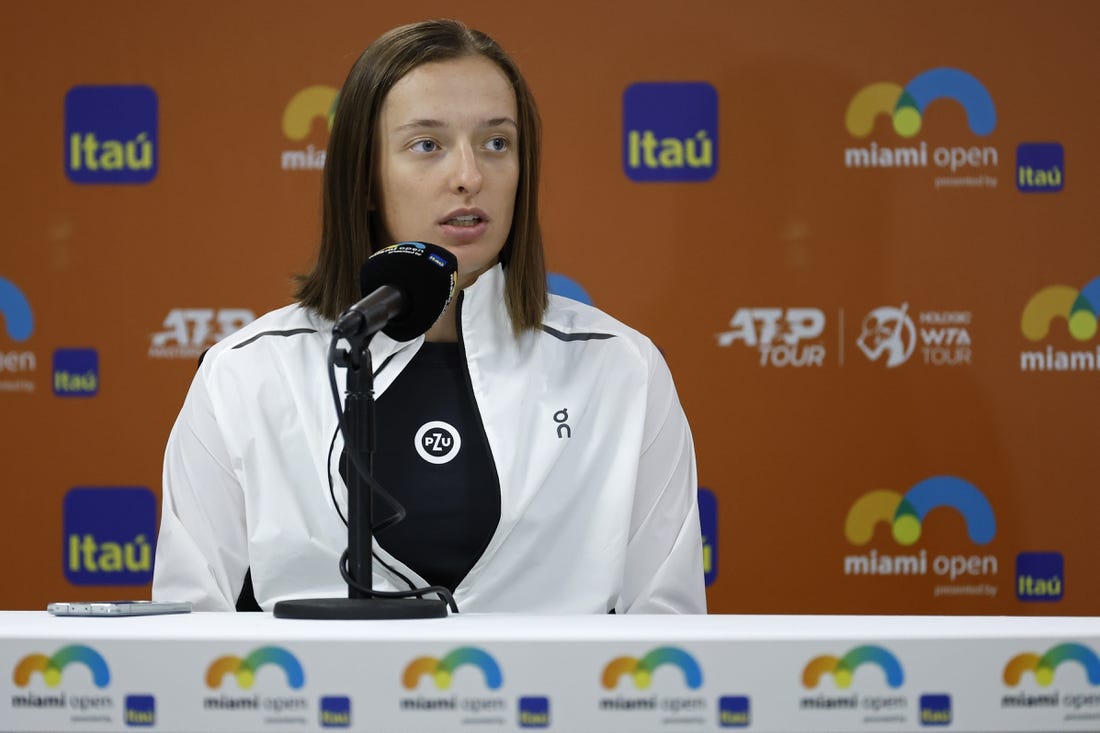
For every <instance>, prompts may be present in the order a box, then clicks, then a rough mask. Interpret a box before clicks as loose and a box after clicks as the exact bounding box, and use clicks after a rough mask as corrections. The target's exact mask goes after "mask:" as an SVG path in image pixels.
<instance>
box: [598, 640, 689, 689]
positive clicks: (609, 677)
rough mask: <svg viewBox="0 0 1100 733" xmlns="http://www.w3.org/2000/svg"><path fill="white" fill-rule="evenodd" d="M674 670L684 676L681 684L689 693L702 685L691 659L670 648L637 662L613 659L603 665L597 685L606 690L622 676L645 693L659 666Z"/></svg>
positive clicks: (680, 650) (623, 658)
mask: <svg viewBox="0 0 1100 733" xmlns="http://www.w3.org/2000/svg"><path fill="white" fill-rule="evenodd" d="M664 665H670V666H672V667H676V668H678V669H679V670H680V672H681V673H682V674H683V676H684V684H685V685H687V686H688V687H689V688H690V689H692V690H697V689H699V688H700V687H702V685H703V671H702V670H701V669H700V668H699V663H698V662H696V661H695V658H694V657H692V656H691V655H690V654H688V653H687V652H685V651H684V650H683V649H679V648H677V647H674V646H662V647H658V648H656V649H654V650H652V651H650V652H648V653H647V654H646V655H645V656H643V657H641V658H640V659H638V658H635V657H616V658H615V659H612V660H611V661H610V662H608V663H607V666H606V667H604V669H603V674H602V675H601V676H600V682H601V684H603V686H604V687H605V688H606V689H608V690H613V689H615V687H617V686H618V684H619V680H620V679H621V678H622V677H623V676H629V677H630V678H631V679H632V680H633V681H634V687H635V689H638V690H646V689H648V688H649V686H650V684H651V683H652V682H653V674H654V672H656V671H657V669H658V668H659V667H662V666H664Z"/></svg>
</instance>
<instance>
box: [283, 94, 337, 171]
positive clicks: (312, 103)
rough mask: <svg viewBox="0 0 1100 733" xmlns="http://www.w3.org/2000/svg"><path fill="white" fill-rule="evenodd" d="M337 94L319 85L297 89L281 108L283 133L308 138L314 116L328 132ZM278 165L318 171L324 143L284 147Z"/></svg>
mask: <svg viewBox="0 0 1100 733" xmlns="http://www.w3.org/2000/svg"><path fill="white" fill-rule="evenodd" d="M338 94H339V92H338V90H337V89H336V88H334V87H330V86H325V85H321V84H318V85H315V86H311V87H306V88H305V89H302V90H300V91H298V92H297V93H296V94H295V95H294V96H293V97H291V98H290V101H289V102H287V105H286V107H285V108H284V109H283V122H282V129H283V136H284V137H286V139H287V140H293V141H295V142H302V141H304V140H305V139H306V138H308V137H309V134H310V132H311V131H312V129H313V123H314V121H315V120H317V119H322V120H324V121H325V124H326V130H327V131H329V132H331V131H332V120H333V118H334V117H335V116H336V102H337V99H338ZM281 167H282V169H283V170H284V171H287V170H321V169H322V168H324V167H325V145H321V146H319V147H318V146H314V145H312V144H310V145H307V146H306V147H305V148H304V149H302V150H284V151H283V152H282V159H281Z"/></svg>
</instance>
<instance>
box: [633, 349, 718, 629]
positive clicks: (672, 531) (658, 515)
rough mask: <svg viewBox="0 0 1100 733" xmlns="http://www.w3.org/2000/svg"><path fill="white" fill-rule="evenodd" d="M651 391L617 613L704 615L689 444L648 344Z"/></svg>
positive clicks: (664, 369)
mask: <svg viewBox="0 0 1100 733" xmlns="http://www.w3.org/2000/svg"><path fill="white" fill-rule="evenodd" d="M649 361H650V364H649V372H650V378H649V393H648V396H647V408H646V418H645V429H644V433H643V434H644V438H643V445H642V453H641V456H640V458H639V464H638V479H637V485H636V488H635V494H634V507H633V513H632V516H631V520H630V537H629V539H628V541H627V550H626V570H625V578H624V581H623V590H622V594H621V596H620V598H619V603H618V604H617V607H616V611H617V612H620V613H623V612H626V613H706V612H707V601H706V590H705V585H704V582H703V538H702V530H701V528H700V526H699V503H698V478H697V475H696V468H695V446H694V443H693V442H692V439H691V429H690V428H689V427H688V423H687V417H686V416H685V415H684V411H683V408H682V407H681V406H680V400H679V398H678V397H677V395H676V388H675V386H674V385H673V383H672V375H671V373H670V372H669V370H668V366H667V365H666V364H665V361H664V359H663V358H662V357H661V355H660V352H659V351H657V349H656V348H655V347H652V346H651V350H650V355H649Z"/></svg>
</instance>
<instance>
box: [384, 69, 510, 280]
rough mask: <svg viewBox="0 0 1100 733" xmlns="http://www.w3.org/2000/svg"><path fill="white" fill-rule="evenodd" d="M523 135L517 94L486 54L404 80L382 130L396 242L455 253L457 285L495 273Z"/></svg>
mask: <svg viewBox="0 0 1100 733" xmlns="http://www.w3.org/2000/svg"><path fill="white" fill-rule="evenodd" d="M518 133H519V128H518V120H517V113H516V95H515V93H514V92H513V91H512V86H511V85H510V84H509V83H508V79H507V78H506V77H505V76H504V73H503V72H502V71H501V70H500V68H499V67H498V66H497V65H496V64H495V63H493V62H492V61H490V60H489V59H487V58H485V57H484V56H466V57H463V58H459V59H453V60H450V61H441V62H435V63H428V64H423V65H421V66H418V67H416V68H415V69H413V70H412V71H410V72H409V73H408V74H406V75H405V76H404V77H402V78H401V79H400V80H399V81H398V82H397V83H396V84H395V85H394V86H393V88H392V89H391V90H390V92H389V94H387V95H386V99H385V101H384V102H383V104H382V109H381V111H380V113H379V117H378V130H377V137H378V151H377V152H378V190H380V197H379V199H380V200H379V201H378V202H377V205H378V209H379V211H380V212H381V215H382V223H383V225H384V227H385V231H386V232H387V233H388V234H389V235H390V238H391V239H392V240H393V242H401V241H410V240H415V241H421V242H430V243H432V244H438V245H440V246H442V247H445V248H446V249H448V250H450V251H451V252H452V253H453V254H454V255H455V257H457V258H458V285H459V287H465V286H467V285H469V284H470V283H472V282H473V281H474V280H475V279H477V277H478V275H480V274H481V273H482V272H485V271H486V270H488V269H489V268H490V267H492V266H493V264H495V263H496V261H497V257H498V255H499V254H500V250H501V248H502V247H503V246H504V243H505V240H506V239H507V237H508V232H509V231H510V230H511V228H512V212H513V210H514V209H515V201H516V186H517V184H518V182H519V148H518V142H519V141H518V139H517V136H518ZM390 243H391V242H387V243H385V244H390Z"/></svg>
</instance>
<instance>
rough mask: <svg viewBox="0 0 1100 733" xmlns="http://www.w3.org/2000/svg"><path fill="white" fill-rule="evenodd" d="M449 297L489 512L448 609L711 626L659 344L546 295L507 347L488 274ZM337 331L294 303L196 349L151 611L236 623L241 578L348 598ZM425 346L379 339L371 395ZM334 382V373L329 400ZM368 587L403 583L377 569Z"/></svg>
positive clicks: (506, 324) (687, 469) (168, 472)
mask: <svg viewBox="0 0 1100 733" xmlns="http://www.w3.org/2000/svg"><path fill="white" fill-rule="evenodd" d="M460 297H461V301H460V303H459V319H460V331H461V336H460V339H461V342H462V344H463V347H464V350H465V356H466V363H467V366H468V369H469V376H470V383H471V384H472V387H473V393H474V398H475V400H476V403H477V406H478V409H479V410H480V412H481V417H482V422H483V427H484V430H485V434H486V436H487V438H488V443H489V447H490V450H491V452H492V456H493V460H494V463H495V465H496V471H497V475H498V477H499V479H500V493H501V497H500V522H499V524H498V526H497V529H496V532H495V534H494V535H493V537H492V539H491V540H490V542H489V545H488V547H486V549H485V552H484V554H483V555H482V556H481V558H480V559H479V560H478V561H477V563H476V564H475V565H474V566H473V568H472V569H471V570H470V572H469V574H468V575H467V576H466V578H465V579H463V580H462V582H461V583H460V584H459V585H458V587H457V588H456V589H455V594H454V597H455V601H456V602H457V604H458V607H459V609H460V610H461V611H467V612H516V613H531V614H553V613H606V612H608V611H610V610H611V609H614V610H615V611H616V612H617V613H624V612H635V613H705V612H706V598H705V594H704V585H703V560H702V540H701V536H700V527H699V511H698V505H697V502H696V490H697V480H696V471H695V453H694V447H693V444H692V439H691V433H690V430H689V428H688V424H687V420H686V419H685V417H684V413H683V410H682V409H681V407H680V403H679V400H678V398H677V396H676V390H675V388H674V386H673V383H672V377H671V375H670V373H669V371H668V367H667V366H666V365H665V362H664V359H663V358H662V357H661V355H660V353H659V352H658V351H657V349H656V348H655V347H654V346H653V344H652V343H651V342H650V341H649V339H647V338H646V337H644V336H643V335H641V334H640V333H638V332H637V331H635V330H633V329H631V328H629V327H627V326H625V325H623V324H622V323H619V322H618V321H616V320H614V319H613V318H611V317H610V316H608V315H606V314H604V313H602V312H601V311H599V310H597V309H595V308H592V307H590V306H586V305H583V304H580V303H577V302H574V301H572V300H568V299H565V298H559V297H557V296H550V306H549V308H548V309H547V312H546V315H545V318H544V321H543V323H544V326H543V328H542V330H539V331H537V332H527V333H525V334H523V335H522V336H521V337H520V338H519V339H518V340H517V339H516V338H515V337H514V336H513V332H512V326H511V322H510V320H509V318H508V313H507V310H506V308H505V307H504V274H503V271H502V269H501V267H500V266H499V265H498V266H496V267H494V268H493V269H491V270H490V271H488V272H486V273H485V274H483V275H482V276H481V277H480V278H479V279H478V280H477V282H475V283H474V284H473V285H471V286H470V287H468V288H467V289H466V290H464V291H463V292H462V294H461V296H460ZM331 333H332V323H331V322H329V321H326V320H324V319H321V318H320V317H319V316H317V314H316V313H314V312H312V311H309V310H307V309H304V308H302V307H300V306H298V305H293V306H287V307H285V308H281V309H279V310H276V311H272V312H271V313H268V314H266V315H264V316H262V317H260V318H259V319H257V320H256V321H254V322H253V323H251V324H249V325H248V326H246V327H245V328H243V329H241V330H240V331H238V332H237V333H236V334H234V335H233V336H231V337H229V338H226V339H224V340H223V341H221V342H219V343H218V344H217V345H215V346H214V347H212V348H211V349H210V351H209V352H208V353H207V355H206V357H205V359H204V360H203V363H202V365H201V366H200V367H199V370H198V372H197V374H196V375H195V378H194V381H193V383H192V384H191V389H190V391H189V392H188V394H187V398H186V400H185V402H184V405H183V409H182V410H181V411H180V414H179V417H178V418H177V420H176V423H175V425H174V427H173V428H172V433H171V436H170V437H169V439H168V446H167V450H166V454H165V459H164V486H163V489H164V490H163V502H162V514H161V527H160V535H159V538H158V542H157V547H156V563H155V566H154V574H153V597H154V598H155V599H173V600H187V601H191V602H192V603H194V604H195V608H196V609H200V610H232V609H233V608H234V605H235V602H236V599H237V596H238V595H239V593H240V592H241V588H242V585H243V582H244V577H245V572H246V570H248V569H249V568H251V572H252V582H253V588H254V591H255V596H256V600H257V601H258V603H259V604H260V606H261V607H262V608H263V609H264V610H271V608H272V606H273V605H274V604H275V602H276V601H279V600H283V599H288V598H318V597H346V595H347V587H346V585H345V584H344V582H343V580H342V579H341V578H340V574H339V570H338V567H337V562H338V559H339V557H340V554H341V553H342V552H343V551H344V549H345V548H346V546H347V529H346V527H345V526H344V523H343V522H342V521H341V519H340V516H339V515H338V514H337V512H336V509H335V508H334V507H333V503H332V499H331V497H330V493H329V477H330V475H331V477H332V480H333V482H334V483H335V493H336V499H337V501H338V502H339V505H340V511H341V512H342V513H343V515H344V516H347V489H346V488H345V486H344V484H343V481H342V480H341V478H340V474H339V470H338V460H339V457H340V454H341V451H342V448H343V441H342V437H341V436H339V435H337V436H336V441H335V446H333V445H332V442H333V436H334V435H335V434H336V432H337V430H336V415H335V409H334V406H333V399H332V396H331V391H330V388H329V383H328V377H327V371H326V370H327V368H328V367H327V364H326V359H327V354H328V346H329V341H330V338H331ZM422 342H423V338H422V337H421V338H418V339H415V340H413V341H410V342H405V343H397V342H395V341H393V340H392V339H390V338H388V337H386V336H385V335H384V334H381V333H379V334H377V335H376V336H375V337H374V339H373V340H372V342H371V345H370V351H371V356H372V360H373V366H374V369H375V370H376V371H377V372H378V373H377V375H376V377H375V393H376V395H380V394H382V393H383V392H385V390H386V388H387V387H388V386H389V385H390V384H391V383H392V382H393V380H394V378H395V377H396V376H397V375H398V374H399V373H400V372H401V370H402V369H403V368H404V367H405V365H407V364H408V363H409V361H410V359H412V357H413V355H414V354H415V353H416V351H417V349H418V348H419V347H420V344H421V343H422ZM387 360H389V361H388V363H387ZM344 377H345V370H343V369H338V370H337V379H338V384H339V386H340V388H341V392H342V390H343V387H344ZM555 415H556V416H557V419H555ZM563 416H565V419H564V421H562V417H563ZM563 424H564V425H568V430H566V429H564V428H562V427H561V426H562V425H563ZM378 429H380V430H384V429H385V426H379V427H378ZM374 548H375V552H376V553H378V555H379V556H380V557H381V558H383V559H385V561H386V562H387V563H388V564H390V565H391V566H393V567H395V568H396V569H398V570H399V571H400V572H402V573H403V574H404V575H406V576H407V577H409V578H410V579H411V580H413V581H414V582H417V583H419V584H420V585H421V586H423V585H427V584H426V583H425V582H424V581H423V579H422V578H420V577H419V576H417V575H416V574H415V573H414V572H412V571H411V570H410V569H409V568H408V567H406V566H405V565H403V564H402V563H400V562H398V561H396V560H395V559H394V558H393V557H391V556H390V555H388V554H387V553H386V552H385V551H384V550H382V549H381V547H379V546H378V544H377V542H376V543H375V545H374ZM373 587H374V588H375V589H376V590H396V589H400V590H404V589H406V588H407V587H408V586H407V585H406V584H405V583H403V582H401V581H400V580H399V579H398V578H395V577H393V576H392V575H391V574H390V573H389V571H387V570H386V569H385V568H382V567H380V566H379V564H378V563H375V564H374V578H373Z"/></svg>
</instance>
